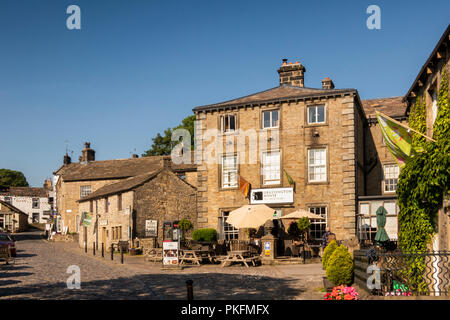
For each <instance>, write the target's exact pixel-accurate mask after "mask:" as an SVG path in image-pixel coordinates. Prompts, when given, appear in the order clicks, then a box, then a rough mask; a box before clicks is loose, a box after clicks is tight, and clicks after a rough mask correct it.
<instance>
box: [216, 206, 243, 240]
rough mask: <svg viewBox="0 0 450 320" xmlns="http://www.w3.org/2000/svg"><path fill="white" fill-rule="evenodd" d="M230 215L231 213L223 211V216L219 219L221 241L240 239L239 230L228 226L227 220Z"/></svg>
mask: <svg viewBox="0 0 450 320" xmlns="http://www.w3.org/2000/svg"><path fill="white" fill-rule="evenodd" d="M229 214H230V211H222V212H221V216H220V217H219V228H218V229H219V239H221V240H232V239H238V237H239V229H236V228H235V227H233V226H232V225H231V224H228V223H227V222H226V221H227V218H228V216H229Z"/></svg>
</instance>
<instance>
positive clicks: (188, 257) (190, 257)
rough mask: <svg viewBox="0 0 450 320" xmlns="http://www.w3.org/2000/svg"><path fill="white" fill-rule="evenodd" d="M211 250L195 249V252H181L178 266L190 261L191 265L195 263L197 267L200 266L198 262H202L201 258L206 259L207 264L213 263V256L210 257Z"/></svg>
mask: <svg viewBox="0 0 450 320" xmlns="http://www.w3.org/2000/svg"><path fill="white" fill-rule="evenodd" d="M212 252H213V251H212V250H202V249H195V250H181V255H180V265H182V264H183V263H184V262H186V261H190V262H193V263H196V264H197V265H200V262H202V261H203V258H206V259H208V260H209V262H213V261H214V255H212V254H211V253H212Z"/></svg>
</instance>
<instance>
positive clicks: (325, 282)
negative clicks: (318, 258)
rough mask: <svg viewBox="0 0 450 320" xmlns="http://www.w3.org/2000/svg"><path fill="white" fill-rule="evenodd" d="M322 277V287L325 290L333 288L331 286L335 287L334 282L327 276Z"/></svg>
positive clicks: (329, 290)
mask: <svg viewBox="0 0 450 320" xmlns="http://www.w3.org/2000/svg"><path fill="white" fill-rule="evenodd" d="M322 278H323V287H324V288H325V290H326V291H327V292H331V290H333V288H334V287H335V285H334V283H333V282H331V281H330V280H328V278H327V277H322Z"/></svg>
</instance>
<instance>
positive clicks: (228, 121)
mask: <svg viewBox="0 0 450 320" xmlns="http://www.w3.org/2000/svg"><path fill="white" fill-rule="evenodd" d="M236 127H237V125H236V115H234V114H226V115H223V116H220V129H221V131H222V133H230V132H235V131H236Z"/></svg>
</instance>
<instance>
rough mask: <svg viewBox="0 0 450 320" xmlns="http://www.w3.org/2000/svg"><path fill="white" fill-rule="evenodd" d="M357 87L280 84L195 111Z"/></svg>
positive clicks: (330, 93)
mask: <svg viewBox="0 0 450 320" xmlns="http://www.w3.org/2000/svg"><path fill="white" fill-rule="evenodd" d="M356 92H357V91H356V89H315V88H306V87H295V86H291V85H280V86H278V87H275V88H271V89H268V90H265V91H261V92H257V93H254V94H251V95H248V96H244V97H241V98H237V99H233V100H228V101H224V102H219V103H215V104H210V105H204V106H199V107H195V108H194V109H193V111H194V112H199V111H211V110H221V109H224V110H225V109H230V108H236V107H244V106H252V105H258V104H264V103H273V102H284V101H292V100H298V99H305V98H315V97H327V96H337V95H345V94H350V93H356Z"/></svg>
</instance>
